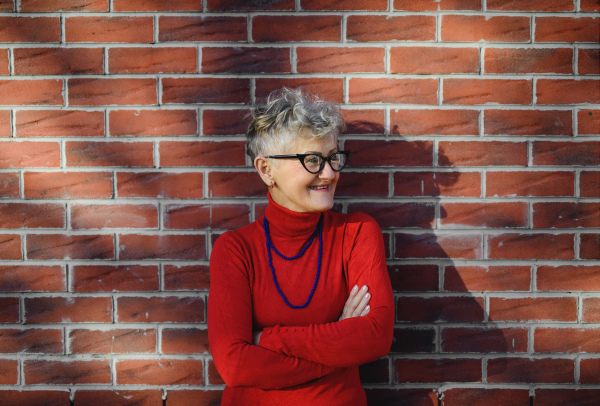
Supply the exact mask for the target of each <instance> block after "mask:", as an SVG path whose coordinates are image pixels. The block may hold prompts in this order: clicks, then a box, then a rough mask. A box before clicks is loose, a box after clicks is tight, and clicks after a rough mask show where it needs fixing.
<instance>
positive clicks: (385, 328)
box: [208, 88, 394, 406]
mask: <svg viewBox="0 0 600 406" xmlns="http://www.w3.org/2000/svg"><path fill="white" fill-rule="evenodd" d="M253 116H254V117H253V121H252V123H251V124H250V126H249V129H248V133H247V136H248V143H247V153H248V155H249V156H250V157H251V158H252V160H253V162H254V166H255V168H256V170H257V171H258V174H259V175H260V177H261V178H262V180H263V181H264V182H265V184H266V185H267V187H268V190H269V191H268V193H267V197H268V199H269V205H268V206H267V208H266V210H265V216H264V217H261V218H260V219H258V220H257V221H255V222H254V223H252V224H250V225H248V226H246V227H244V228H242V229H240V230H237V231H234V232H227V233H225V234H223V235H222V236H221V237H219V239H218V240H217V241H216V243H215V246H214V248H213V251H212V255H211V259H210V275H211V288H210V298H209V304H208V331H209V343H210V348H211V353H212V356H213V358H214V361H215V365H216V367H217V370H218V371H219V373H220V374H221V376H222V377H223V379H224V380H225V382H226V383H227V386H226V388H225V390H224V392H223V398H222V404H223V405H236V406H237V405H286V406H291V405H302V406H305V405H311V406H316V405H365V404H366V397H365V392H364V390H363V388H362V386H361V383H360V378H359V374H358V365H360V364H364V363H367V362H370V361H374V360H376V359H378V358H380V357H382V356H384V355H386V354H387V353H388V351H389V349H390V346H391V342H392V336H393V326H394V306H393V297H392V289H391V285H390V281H389V277H388V274H387V268H386V264H385V253H384V247H383V238H382V235H381V230H380V229H379V226H378V225H377V223H376V222H375V221H374V220H373V219H372V218H370V217H369V216H367V215H365V214H362V213H355V214H338V213H334V212H331V211H328V210H329V209H331V208H332V206H333V196H334V193H335V187H336V184H337V181H338V179H339V176H340V175H339V171H340V170H342V169H343V167H344V165H345V163H346V159H347V157H348V153H347V152H346V151H339V148H338V139H337V137H338V134H339V131H340V129H341V128H343V125H344V123H343V118H342V116H341V114H340V112H339V109H338V108H337V106H335V105H333V104H331V103H327V102H323V101H320V100H318V99H316V98H313V97H311V96H309V95H308V94H306V93H303V92H301V91H294V90H290V89H286V88H283V89H282V90H281V91H279V92H277V93H274V94H271V95H270V96H269V99H268V103H267V105H266V107H265V108H260V109H256V110H255V111H254V113H253ZM367 287H368V288H367ZM367 290H368V291H369V292H371V293H372V296H371V293H369V292H367Z"/></svg>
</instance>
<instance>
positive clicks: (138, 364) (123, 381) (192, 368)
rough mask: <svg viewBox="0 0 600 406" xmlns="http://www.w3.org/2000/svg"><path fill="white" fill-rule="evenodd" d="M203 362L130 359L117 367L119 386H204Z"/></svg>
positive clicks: (122, 361) (194, 360)
mask: <svg viewBox="0 0 600 406" xmlns="http://www.w3.org/2000/svg"><path fill="white" fill-rule="evenodd" d="M202 363H203V362H202V360H196V359H164V358H161V359H158V360H156V359H152V360H143V359H128V360H119V361H117V365H116V373H117V384H118V385H140V384H142V385H203V384H204V378H203V372H202V369H203V368H202Z"/></svg>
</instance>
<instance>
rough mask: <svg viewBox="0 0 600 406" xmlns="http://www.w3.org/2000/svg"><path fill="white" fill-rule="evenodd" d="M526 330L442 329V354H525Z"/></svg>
mask: <svg viewBox="0 0 600 406" xmlns="http://www.w3.org/2000/svg"><path fill="white" fill-rule="evenodd" d="M527 333H528V329H526V328H502V329H500V328H497V327H496V328H467V327H456V328H453V327H451V328H442V332H441V339H442V341H441V348H442V352H481V353H490V352H506V353H515V352H527Z"/></svg>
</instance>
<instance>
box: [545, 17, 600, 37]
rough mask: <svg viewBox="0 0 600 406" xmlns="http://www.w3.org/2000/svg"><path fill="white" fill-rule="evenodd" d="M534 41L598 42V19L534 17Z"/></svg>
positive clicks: (599, 31) (599, 32) (599, 35)
mask: <svg viewBox="0 0 600 406" xmlns="http://www.w3.org/2000/svg"><path fill="white" fill-rule="evenodd" d="M534 38H535V42H570V43H573V42H599V41H600V30H598V20H597V19H596V18H591V17H577V18H573V17H535V34H534Z"/></svg>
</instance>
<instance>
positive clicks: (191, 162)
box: [134, 141, 246, 167]
mask: <svg viewBox="0 0 600 406" xmlns="http://www.w3.org/2000/svg"><path fill="white" fill-rule="evenodd" d="M137 144H139V143H136V144H134V145H137ZM158 151H159V154H160V165H161V166H162V167H170V166H212V167H215V166H245V164H246V159H245V157H246V151H245V143H244V142H241V141H220V142H212V141H208V142H207V141H169V142H161V143H160V145H159V149H158Z"/></svg>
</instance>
